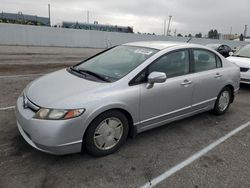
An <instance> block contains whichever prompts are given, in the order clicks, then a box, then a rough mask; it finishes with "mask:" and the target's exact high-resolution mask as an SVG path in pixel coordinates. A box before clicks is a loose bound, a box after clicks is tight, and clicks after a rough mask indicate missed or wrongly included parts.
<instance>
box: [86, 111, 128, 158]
mask: <svg viewBox="0 0 250 188" xmlns="http://www.w3.org/2000/svg"><path fill="white" fill-rule="evenodd" d="M128 127H129V125H128V120H127V118H126V116H125V115H124V114H123V113H122V112H120V111H117V110H112V111H107V112H104V113H103V114H101V115H99V116H98V117H97V118H95V119H94V120H93V122H92V123H91V124H90V125H89V128H88V130H87V132H86V137H85V140H84V142H85V145H86V150H87V151H88V152H89V153H90V154H92V155H94V156H104V155H108V154H111V153H113V152H115V151H117V150H118V149H119V148H120V147H121V145H122V144H123V143H124V142H125V141H126V138H127V135H128Z"/></svg>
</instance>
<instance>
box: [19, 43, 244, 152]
mask: <svg viewBox="0 0 250 188" xmlns="http://www.w3.org/2000/svg"><path fill="white" fill-rule="evenodd" d="M239 83H240V70H239V67H238V66H236V65H235V64H233V63H230V62H229V61H228V60H226V59H225V58H223V57H222V56H221V55H220V54H219V53H217V52H216V51H214V50H212V49H210V48H207V47H204V46H201V45H195V44H187V43H169V42H152V41H151V42H136V43H129V44H124V45H120V46H116V47H113V48H111V49H108V50H105V51H103V52H101V53H99V54H97V55H95V56H93V57H91V58H89V59H87V60H85V61H83V62H81V63H79V64H77V65H74V66H72V67H69V68H67V69H63V70H59V71H57V72H54V73H50V74H47V75H45V76H42V77H40V78H38V79H37V80H35V81H33V82H31V83H30V84H29V85H28V86H27V87H26V88H25V89H24V91H23V93H22V94H21V96H20V97H19V98H18V100H17V104H16V118H17V126H18V129H19V131H20V133H21V135H22V136H23V138H24V139H25V140H26V141H27V142H28V143H29V144H30V145H31V146H33V147H34V148H36V149H38V150H41V151H44V152H48V153H52V154H68V153H75V152H80V151H82V148H86V150H87V151H88V152H89V153H90V154H92V155H95V156H103V155H108V154H111V153H113V152H115V151H117V150H118V149H119V148H120V147H121V145H122V144H123V143H124V142H125V141H126V139H127V137H128V136H132V137H134V136H135V135H136V134H138V133H140V132H143V131H146V130H149V129H152V128H155V127H158V126H162V125H166V124H167V123H170V122H172V121H175V120H179V119H182V118H185V117H188V116H192V115H195V114H198V113H201V112H205V111H210V110H212V111H213V112H214V113H215V114H217V115H221V114H224V113H225V112H226V111H227V110H228V108H229V106H230V104H231V103H232V102H233V100H234V97H235V94H236V93H237V91H238V90H239Z"/></svg>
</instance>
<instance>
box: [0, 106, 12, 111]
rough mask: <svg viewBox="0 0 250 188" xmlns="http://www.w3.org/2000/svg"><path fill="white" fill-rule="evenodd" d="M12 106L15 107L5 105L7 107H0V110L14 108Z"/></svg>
mask: <svg viewBox="0 0 250 188" xmlns="http://www.w3.org/2000/svg"><path fill="white" fill-rule="evenodd" d="M14 108H15V106H7V107H3V108H0V111H4V110H10V109H14Z"/></svg>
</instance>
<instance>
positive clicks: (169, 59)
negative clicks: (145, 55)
mask: <svg viewBox="0 0 250 188" xmlns="http://www.w3.org/2000/svg"><path fill="white" fill-rule="evenodd" d="M155 71H156V72H164V73H166V75H167V77H168V78H171V77H175V76H181V75H185V74H188V73H189V52H188V50H181V51H176V52H172V53H168V54H165V55H163V56H162V57H160V58H159V59H157V60H156V61H155V62H154V63H153V64H151V65H150V66H149V67H148V74H150V73H151V72H155Z"/></svg>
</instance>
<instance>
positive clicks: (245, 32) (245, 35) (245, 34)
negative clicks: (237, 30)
mask: <svg viewBox="0 0 250 188" xmlns="http://www.w3.org/2000/svg"><path fill="white" fill-rule="evenodd" d="M246 37H247V25H245V29H244V41H245V39H246Z"/></svg>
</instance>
